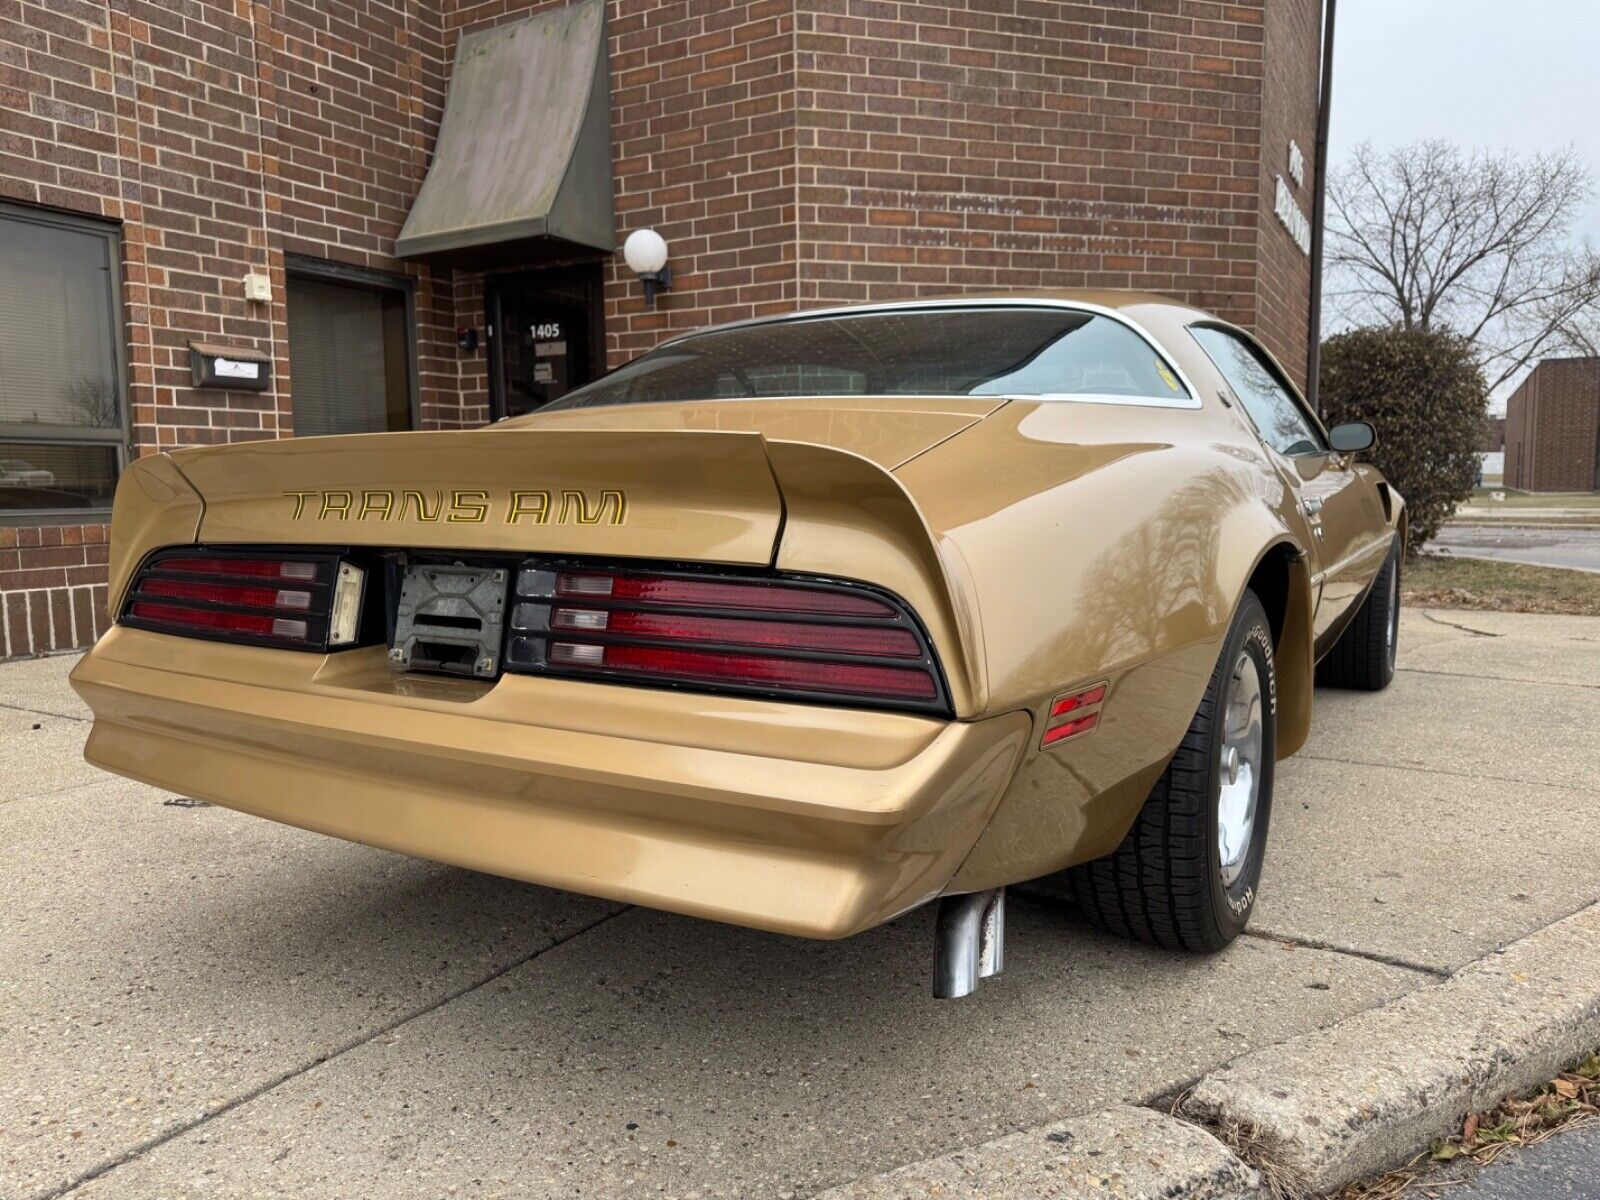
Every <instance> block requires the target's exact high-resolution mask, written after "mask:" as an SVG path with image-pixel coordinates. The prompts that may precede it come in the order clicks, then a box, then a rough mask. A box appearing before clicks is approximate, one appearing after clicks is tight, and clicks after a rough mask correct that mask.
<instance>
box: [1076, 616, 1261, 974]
mask: <svg viewBox="0 0 1600 1200" xmlns="http://www.w3.org/2000/svg"><path fill="white" fill-rule="evenodd" d="M1276 734H1277V686H1276V682H1275V678H1274V675H1273V658H1272V631H1271V628H1270V626H1269V625H1268V624H1267V614H1266V611H1265V610H1264V609H1263V608H1262V607H1261V602H1260V600H1258V599H1257V598H1256V596H1255V593H1253V592H1248V591H1247V592H1246V593H1245V596H1244V600H1243V601H1242V602H1241V604H1240V605H1239V611H1238V613H1237V614H1235V616H1234V619H1233V625H1232V626H1231V627H1230V629H1229V630H1228V636H1227V638H1226V639H1225V641H1224V643H1223V649H1222V656H1221V658H1220V659H1219V660H1218V662H1217V666H1216V669H1215V670H1214V671H1213V672H1212V675H1211V681H1210V683H1209V684H1208V685H1207V687H1206V692H1205V696H1204V697H1203V698H1202V699H1201V701H1200V708H1199V710H1198V711H1197V712H1196V713H1195V716H1194V720H1193V722H1192V723H1191V724H1190V725H1189V731H1188V732H1187V733H1186V734H1185V735H1184V738H1183V741H1182V743H1180V745H1179V746H1178V750H1177V753H1176V754H1174V755H1173V756H1172V761H1171V762H1170V763H1168V764H1167V769H1166V771H1165V772H1164V773H1163V774H1162V776H1161V778H1160V779H1159V780H1158V781H1157V782H1156V786H1155V788H1154V789H1152V791H1151V793H1150V797H1149V799H1147V800H1146V801H1145V804H1144V808H1143V809H1141V810H1140V812H1139V817H1138V819H1137V820H1136V821H1135V822H1134V824H1133V828H1132V829H1131V830H1129V831H1128V836H1127V837H1126V838H1124V839H1123V841H1122V845H1120V846H1119V847H1117V849H1116V851H1115V852H1114V853H1112V854H1110V855H1108V856H1107V857H1105V858H1101V859H1096V860H1095V861H1094V862H1089V863H1084V864H1082V865H1081V866H1077V867H1073V868H1071V869H1070V870H1069V871H1067V872H1066V878H1067V882H1068V884H1069V887H1070V889H1071V892H1072V898H1073V899H1074V901H1076V903H1077V904H1078V907H1079V908H1080V909H1081V910H1082V911H1083V913H1084V914H1085V915H1086V916H1087V917H1088V919H1089V920H1090V921H1091V922H1092V923H1093V924H1095V925H1098V926H1099V927H1100V928H1102V929H1105V930H1108V931H1109V932H1111V933H1116V934H1120V935H1122V936H1123V937H1131V938H1138V939H1139V940H1141V941H1146V942H1154V943H1156V944H1157V945H1160V946H1166V947H1169V948H1170V949H1174V950H1191V951H1210V950H1220V949H1221V948H1222V947H1223V946H1226V945H1227V944H1228V943H1229V942H1231V941H1233V939H1234V938H1236V937H1238V936H1239V934H1240V933H1241V932H1243V930H1244V927H1245V925H1246V923H1247V922H1248V921H1249V919H1250V912H1251V909H1252V908H1254V906H1255V898H1256V889H1257V888H1258V886H1259V885H1260V882H1261V863H1262V859H1263V857H1264V855H1265V851H1266V842H1267V821H1268V818H1269V817H1270V815H1271V812H1272V778H1273V761H1274V756H1275V752H1276V744H1277V743H1276Z"/></svg>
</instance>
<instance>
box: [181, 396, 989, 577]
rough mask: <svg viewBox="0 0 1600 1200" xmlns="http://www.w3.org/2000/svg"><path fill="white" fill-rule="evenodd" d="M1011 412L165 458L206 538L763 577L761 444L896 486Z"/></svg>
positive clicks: (780, 414)
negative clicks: (938, 449) (978, 425)
mask: <svg viewBox="0 0 1600 1200" xmlns="http://www.w3.org/2000/svg"><path fill="white" fill-rule="evenodd" d="M1001 403H1003V402H1002V401H1000V400H997V399H985V400H973V401H961V400H957V401H916V400H901V399H898V398H896V399H891V400H887V401H882V402H880V401H876V400H872V401H858V400H835V401H794V400H786V401H774V402H765V401H735V402H724V403H712V404H699V405H642V406H629V407H628V408H627V409H622V408H615V409H594V410H576V411H571V412H562V413H552V414H550V415H549V416H548V417H544V418H538V417H536V418H533V419H530V420H527V421H525V422H518V423H515V424H512V423H507V424H504V425H499V426H494V427H491V428H487V429H477V430H455V431H445V432H434V433H382V434H358V435H350V436H344V437H328V438H298V439H289V440H285V441H276V442H251V443H246V444H243V445H233V446H227V447H212V448H206V449H196V450H181V451H177V452H175V453H174V454H173V455H172V461H173V463H174V465H175V466H177V468H178V469H179V470H180V471H181V472H182V473H183V475H184V477H185V478H186V479H187V480H188V481H189V483H190V484H191V485H193V487H194V488H195V490H196V491H198V492H199V493H200V495H201V498H202V499H203V501H204V505H205V511H204V514H203V516H202V518H201V522H200V529H199V540H200V541H202V542H210V543H229V542H245V543H267V544H271V543H288V544H320V545H365V546H401V547H414V548H419V549H427V548H437V549H451V550H516V551H527V552H540V553H549V554H582V555H592V556H598V557H605V556H616V557H626V558H655V559H677V560H683V561H702V562H722V563H741V564H767V563H770V562H772V561H773V559H774V556H775V551H776V544H777V539H778V534H779V531H780V529H781V528H782V523H783V498H782V492H781V489H780V485H779V480H778V479H777V478H776V476H775V474H774V471H773V467H772V463H771V459H770V458H769V455H768V451H767V445H766V441H767V439H769V438H770V439H771V440H773V441H782V442H798V443H807V444H811V445H818V446H823V447H827V448H830V449H835V450H839V451H843V452H846V453H848V454H849V455H850V456H852V457H857V458H864V459H867V460H868V461H870V462H872V463H873V464H874V465H875V466H877V467H878V468H879V470H882V471H884V472H887V471H890V470H892V469H893V468H894V467H895V466H897V465H899V464H900V463H902V462H904V461H906V460H907V459H909V458H911V457H914V456H915V455H916V454H918V453H920V452H921V451H922V450H924V449H926V448H928V447H929V446H933V445H937V444H938V443H939V442H941V441H944V440H946V439H947V438H949V437H951V436H954V435H955V434H956V433H958V432H960V431H961V430H962V429H964V428H966V427H968V426H969V425H971V424H974V423H975V422H977V421H980V420H982V419H983V417H984V416H985V415H987V414H988V413H989V412H992V411H993V410H994V409H995V408H997V407H999V405H1000V404H1001ZM630 425H631V426H632V427H631V428H630V427H624V426H630ZM586 426H587V427H586Z"/></svg>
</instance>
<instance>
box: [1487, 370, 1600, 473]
mask: <svg viewBox="0 0 1600 1200" xmlns="http://www.w3.org/2000/svg"><path fill="white" fill-rule="evenodd" d="M1505 450H1506V468H1505V485H1506V486H1507V487H1512V488H1518V489H1520V490H1522V491H1528V492H1587V491H1600V358H1594V357H1587V358H1547V359H1545V360H1544V361H1543V362H1541V363H1540V364H1539V365H1538V366H1536V367H1534V369H1533V370H1532V371H1531V372H1530V373H1529V375H1528V377H1527V378H1526V379H1524V380H1523V381H1522V386H1521V387H1519V388H1517V390H1516V391H1515V392H1513V393H1512V394H1511V398H1510V399H1509V400H1507V401H1506V443H1505Z"/></svg>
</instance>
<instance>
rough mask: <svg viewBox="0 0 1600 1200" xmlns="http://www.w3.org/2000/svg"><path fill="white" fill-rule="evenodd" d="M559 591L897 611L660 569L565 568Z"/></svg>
mask: <svg viewBox="0 0 1600 1200" xmlns="http://www.w3.org/2000/svg"><path fill="white" fill-rule="evenodd" d="M556 595H557V596H558V597H560V598H562V599H566V598H568V597H572V598H575V599H583V600H599V599H608V600H619V601H626V600H637V601H641V602H643V603H646V604H663V605H666V604H672V605H682V606H684V607H687V608H733V609H747V610H750V611H752V612H781V613H816V614H818V615H822V616H838V617H892V616H894V609H893V608H891V607H890V606H889V605H887V604H885V603H884V602H883V601H881V600H878V599H875V598H873V597H871V596H861V595H856V594H854V593H851V592H827V591H812V590H808V589H806V588H803V587H795V586H793V585H787V584H781V583H766V582H754V583H727V582H723V581H721V580H708V579H684V578H681V577H666V578H663V577H661V576H658V575H613V574H605V573H601V572H588V571H562V572H561V573H560V574H558V575H557V576H556Z"/></svg>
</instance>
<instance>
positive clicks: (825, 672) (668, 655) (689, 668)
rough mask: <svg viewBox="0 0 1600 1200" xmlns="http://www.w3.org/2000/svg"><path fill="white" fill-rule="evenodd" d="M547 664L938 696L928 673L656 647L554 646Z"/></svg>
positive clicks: (762, 684) (871, 693)
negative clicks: (549, 662)
mask: <svg viewBox="0 0 1600 1200" xmlns="http://www.w3.org/2000/svg"><path fill="white" fill-rule="evenodd" d="M550 661H551V662H552V663H556V664H558V665H562V666H579V667H590V668H600V669H604V670H609V671H633V672H637V673H639V674H641V675H651V676H657V677H663V678H664V677H671V678H674V679H683V680H715V681H719V682H723V683H738V684H746V685H750V686H755V687H782V688H796V689H799V690H801V691H807V692H842V693H846V694H848V695H852V696H892V697H900V698H905V699H911V700H932V699H933V698H934V697H935V696H937V695H938V691H937V689H936V688H935V687H934V683H933V680H932V679H931V678H929V676H928V674H927V672H925V671H918V670H914V669H912V668H909V667H875V666H866V665H863V664H860V663H840V662H817V661H812V660H809V659H801V658H775V657H772V656H770V655H756V654H725V653H717V652H715V651H707V650H668V649H665V648H662V647H659V646H589V645H578V644H574V643H571V642H554V643H552V644H551V646H550Z"/></svg>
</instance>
